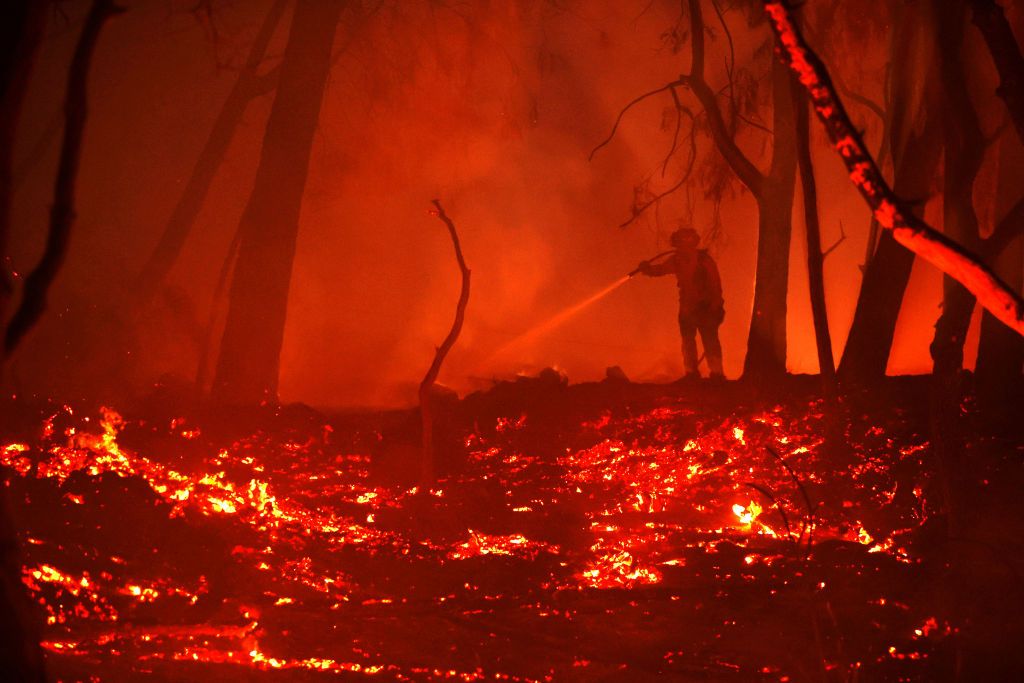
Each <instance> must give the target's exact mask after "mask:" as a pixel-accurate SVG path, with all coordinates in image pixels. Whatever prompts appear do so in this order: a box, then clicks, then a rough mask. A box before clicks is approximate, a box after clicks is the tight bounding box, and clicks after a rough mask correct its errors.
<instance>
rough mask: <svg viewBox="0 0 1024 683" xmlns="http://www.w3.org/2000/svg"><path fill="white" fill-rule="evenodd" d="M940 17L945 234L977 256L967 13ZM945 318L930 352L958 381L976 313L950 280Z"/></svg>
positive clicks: (977, 137) (975, 127)
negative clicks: (965, 44) (965, 50)
mask: <svg viewBox="0 0 1024 683" xmlns="http://www.w3.org/2000/svg"><path fill="white" fill-rule="evenodd" d="M937 4H938V6H937V7H936V10H937V14H938V15H939V17H940V19H939V42H940V44H941V45H942V46H943V49H942V50H941V52H940V64H941V68H942V76H943V79H942V81H943V84H944V88H943V91H944V100H945V101H944V104H945V106H944V107H943V113H944V115H945V117H946V122H945V126H944V137H945V147H946V160H945V172H944V173H943V199H942V210H943V230H944V232H945V233H946V235H947V236H949V237H950V238H952V239H953V240H956V241H957V242H959V243H960V244H961V245H963V246H964V247H965V248H967V249H968V250H970V251H972V252H975V253H977V252H979V251H980V246H981V237H980V235H979V234H978V216H977V214H976V213H975V211H974V180H975V178H976V177H977V175H978V171H979V170H981V162H982V160H983V158H984V153H985V139H984V135H983V134H982V132H981V124H980V123H979V122H978V116H977V114H976V113H975V111H974V106H973V105H972V104H971V93H970V90H969V88H968V87H967V74H966V72H965V70H964V54H963V42H964V27H965V19H966V12H965V9H966V8H965V7H964V6H963V5H961V4H959V3H946V2H942V3H941V4H939V3H938V2H937ZM942 291H943V297H942V314H941V315H940V316H939V319H938V321H937V322H936V323H935V335H934V337H933V339H932V343H931V346H930V348H929V350H930V351H931V355H932V360H933V362H934V372H935V374H936V375H943V376H946V375H948V376H951V377H952V376H954V375H956V374H958V373H959V372H960V370H962V369H963V361H964V341H965V340H966V338H967V329H968V327H970V324H971V313H973V312H974V303H975V299H974V295H972V294H971V293H970V292H969V291H967V289H966V288H965V287H964V286H963V285H961V284H960V283H959V282H957V281H956V280H955V279H953V278H951V277H949V276H948V275H946V276H944V277H943V278H942Z"/></svg>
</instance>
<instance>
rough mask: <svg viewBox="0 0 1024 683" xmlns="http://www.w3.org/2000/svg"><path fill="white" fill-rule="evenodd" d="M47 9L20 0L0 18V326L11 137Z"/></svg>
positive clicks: (6, 294) (6, 296) (6, 289)
mask: <svg viewBox="0 0 1024 683" xmlns="http://www.w3.org/2000/svg"><path fill="white" fill-rule="evenodd" d="M49 7H50V5H49V3H47V2H31V1H25V0H23V1H19V2H11V3H9V4H7V5H5V7H4V10H2V14H0V18H2V20H0V79H2V81H0V83H2V86H0V87H2V88H3V90H2V92H0V325H2V324H3V323H4V322H5V321H6V320H7V308H8V304H9V302H10V300H11V296H12V295H13V294H14V284H13V283H12V282H11V278H10V273H9V272H8V271H9V268H8V266H7V244H8V240H9V239H10V233H11V195H12V193H13V191H14V133H15V131H16V130H17V128H18V119H19V118H20V116H21V108H22V103H23V102H24V99H25V91H26V89H27V88H28V82H29V77H30V76H31V74H32V67H33V65H34V64H35V56H36V52H37V51H38V48H39V42H40V40H41V38H42V35H43V28H44V26H45V24H46V11H47V10H48V9H49Z"/></svg>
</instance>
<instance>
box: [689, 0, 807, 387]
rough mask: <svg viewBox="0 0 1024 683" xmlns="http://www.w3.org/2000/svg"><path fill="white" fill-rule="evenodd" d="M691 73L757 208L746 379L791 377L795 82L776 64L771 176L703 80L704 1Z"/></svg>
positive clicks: (693, 13)
mask: <svg viewBox="0 0 1024 683" xmlns="http://www.w3.org/2000/svg"><path fill="white" fill-rule="evenodd" d="M689 13H690V44H691V56H692V60H691V66H690V73H689V74H686V75H683V76H680V77H679V82H680V83H681V84H682V85H685V86H687V87H689V88H690V90H691V91H692V92H693V94H694V95H695V96H696V97H697V99H698V100H699V101H700V103H701V105H703V107H704V110H705V112H706V113H707V117H708V124H709V126H710V128H711V134H712V137H713V138H714V141H715V144H716V146H717V147H718V150H719V152H720V153H721V154H722V156H723V157H724V158H725V160H726V162H728V164H729V166H730V168H732V170H733V172H734V173H735V174H736V176H737V178H739V180H740V182H742V183H743V185H744V186H745V187H746V188H747V189H748V190H749V191H750V193H751V194H752V195H753V197H754V200H755V201H756V202H757V209H758V232H757V235H758V240H757V269H756V271H755V276H754V277H755V283H754V307H753V313H752V315H751V319H750V332H749V336H748V338H747V355H746V359H745V360H744V362H743V376H744V378H745V379H750V380H754V381H762V380H770V379H771V378H774V377H778V376H781V375H783V374H785V372H786V292H787V290H788V285H789V247H790V239H791V234H792V212H793V192H794V185H795V173H796V140H795V137H796V130H795V126H794V118H793V99H792V95H791V93H790V83H789V81H790V78H789V74H787V73H786V71H785V69H784V68H782V67H781V65H778V64H775V63H773V64H772V72H771V82H772V103H773V106H772V109H773V113H772V134H773V144H772V160H771V166H770V169H769V171H768V173H767V174H765V173H762V172H761V171H760V170H759V169H758V168H757V166H755V165H754V163H753V162H752V161H751V160H750V159H749V158H748V157H747V156H746V155H745V154H744V153H743V151H742V150H741V149H740V148H739V146H738V145H737V144H736V140H735V138H734V136H733V134H732V132H731V131H730V130H729V128H728V127H727V126H726V123H725V119H724V117H723V116H722V112H721V108H720V107H719V104H718V97H717V95H716V94H715V92H714V91H713V90H712V89H711V87H710V86H709V85H708V83H707V81H705V79H704V61H705V48H704V30H705V29H704V20H703V15H702V10H701V3H700V0H689Z"/></svg>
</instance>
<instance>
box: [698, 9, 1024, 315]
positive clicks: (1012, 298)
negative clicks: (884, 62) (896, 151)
mask: <svg viewBox="0 0 1024 683" xmlns="http://www.w3.org/2000/svg"><path fill="white" fill-rule="evenodd" d="M691 1H692V0H691ZM764 6H765V10H766V11H767V13H768V16H769V18H770V21H771V26H772V30H773V31H774V32H775V35H776V38H777V39H778V54H779V57H780V59H782V61H783V63H785V64H786V65H787V66H789V68H791V69H792V70H793V71H794V72H795V73H796V75H797V77H798V78H799V79H800V83H801V84H802V85H803V86H804V88H806V90H807V92H808V93H809V95H810V98H811V102H812V104H813V105H814V109H815V111H816V112H817V114H818V117H819V118H820V119H821V121H822V123H823V124H824V126H825V130H826V131H827V133H828V135H829V139H830V140H831V141H832V144H833V145H834V146H835V149H836V151H837V152H838V153H839V155H840V157H842V159H843V162H844V164H845V165H846V167H847V169H848V171H849V173H850V178H851V180H852V181H853V183H854V185H855V186H856V187H857V189H858V190H859V191H860V193H861V195H862V196H863V197H864V199H865V201H867V203H868V206H870V207H871V210H872V212H873V214H874V216H875V218H877V219H878V222H879V224H880V225H881V226H882V227H883V228H886V229H888V230H892V232H893V237H895V238H896V240H897V241H898V242H900V243H901V244H902V245H903V246H905V247H907V248H908V249H910V250H911V251H913V252H914V253H916V254H917V255H919V256H921V257H923V258H924V259H926V260H928V261H930V262H931V263H932V264H933V265H935V266H937V267H938V268H939V269H940V270H942V271H943V272H944V273H946V274H947V275H950V276H951V277H953V278H956V280H957V281H959V282H960V283H961V284H962V285H963V286H964V287H966V288H967V289H968V290H969V291H970V292H971V293H972V294H974V296H975V297H977V299H978V302H979V303H981V305H982V306H984V307H985V308H986V309H988V310H989V312H991V313H992V315H994V316H995V317H996V318H998V319H999V320H1001V321H1002V322H1003V323H1005V324H1006V325H1008V326H1009V327H1011V328H1012V329H1014V330H1015V331H1017V332H1018V333H1019V334H1021V335H1024V300H1022V299H1021V297H1020V295H1019V294H1017V293H1016V292H1014V291H1013V290H1011V289H1010V288H1009V287H1007V286H1006V285H1005V284H1004V283H1003V282H1002V281H1000V280H999V278H998V277H997V276H996V275H995V274H994V273H993V272H992V271H991V270H990V269H989V268H988V267H987V266H985V265H984V264H983V263H981V262H980V261H979V260H978V258H977V257H975V256H973V255H971V254H970V253H968V252H967V251H966V250H964V249H963V248H962V247H960V246H959V245H958V244H956V243H955V242H953V241H952V240H950V239H949V238H947V237H946V236H945V235H943V234H942V233H940V232H938V231H936V230H935V229H934V228H932V227H931V226H929V225H928V224H927V223H925V222H924V221H923V220H921V219H919V218H917V216H915V215H914V214H913V213H912V212H911V211H909V210H908V209H907V208H906V207H905V206H904V205H903V202H902V201H901V200H900V199H899V198H897V197H896V195H895V193H894V192H893V191H892V189H891V188H890V187H889V186H888V184H887V183H886V182H885V178H884V177H883V176H882V173H881V172H880V171H879V169H878V166H877V164H876V163H875V161H874V159H873V158H872V157H871V154H870V152H868V150H867V147H866V146H865V145H864V141H863V140H862V139H861V136H860V133H859V132H858V131H857V129H856V128H855V127H854V126H853V123H852V122H851V121H850V117H849V115H848V114H847V113H846V110H845V108H844V107H843V104H842V101H841V100H840V98H839V96H838V95H837V94H836V89H835V86H834V85H833V84H832V81H831V79H830V78H829V74H828V70H827V69H826V68H825V65H824V64H823V63H822V62H821V59H819V58H818V56H817V55H816V54H815V53H814V52H813V51H811V50H810V48H808V47H807V44H806V43H805V42H804V39H803V37H802V36H801V35H800V31H799V29H797V27H796V26H795V25H794V23H793V20H792V17H791V16H790V13H789V10H788V9H787V8H786V6H785V4H784V3H783V1H782V0H764Z"/></svg>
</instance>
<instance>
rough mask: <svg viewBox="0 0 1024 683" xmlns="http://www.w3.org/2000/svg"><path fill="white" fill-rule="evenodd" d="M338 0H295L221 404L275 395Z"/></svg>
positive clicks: (221, 370)
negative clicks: (300, 214) (310, 161)
mask: <svg viewBox="0 0 1024 683" xmlns="http://www.w3.org/2000/svg"><path fill="white" fill-rule="evenodd" d="M343 4H344V3H343V1H342V0H299V1H298V3H297V4H296V8H295V14H294V17H293V18H292V26H291V30H290V34H289V38H288V46H287V47H286V48H285V53H284V60H283V61H282V63H281V77H280V82H279V84H278V88H277V96H276V98H275V99H274V106H273V108H272V109H271V112H270V118H269V120H268V122H267V131H266V134H265V136H264V138H263V151H262V155H261V158H260V165H259V168H258V170H257V172H256V180H255V183H254V187H253V191H252V194H251V195H250V197H249V203H248V205H247V206H246V208H245V212H244V213H243V215H242V219H241V222H240V226H239V230H240V231H241V242H240V244H239V250H238V260H237V262H236V264H235V272H234V276H233V278H232V282H231V295H230V296H231V298H230V303H229V304H228V314H227V320H226V322H225V329H224V336H223V340H222V342H221V348H220V357H219V361H218V364H217V372H216V375H215V378H214V385H213V394H214V397H215V398H216V399H217V400H220V401H222V402H228V403H258V402H260V401H264V400H268V401H276V400H277V387H278V372H279V368H280V361H281V344H282V342H283V339H284V325H285V318H286V314H287V308H288V289H289V285H290V282H291V275H292V262H293V260H294V257H295V243H296V239H297V236H298V228H299V210H300V208H301V204H302V195H303V192H304V190H305V187H306V177H307V175H308V173H309V158H310V153H311V149H312V144H313V134H314V132H315V131H316V126H317V121H318V119H319V115H320V105H321V100H322V99H323V93H324V89H325V87H326V83H327V76H328V73H329V71H330V61H331V59H330V58H331V44H332V42H333V40H334V34H335V30H336V28H337V24H338V18H339V16H340V14H341V9H342V6H343Z"/></svg>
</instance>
